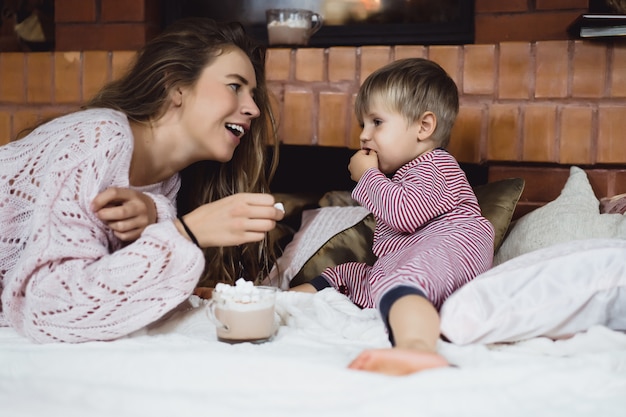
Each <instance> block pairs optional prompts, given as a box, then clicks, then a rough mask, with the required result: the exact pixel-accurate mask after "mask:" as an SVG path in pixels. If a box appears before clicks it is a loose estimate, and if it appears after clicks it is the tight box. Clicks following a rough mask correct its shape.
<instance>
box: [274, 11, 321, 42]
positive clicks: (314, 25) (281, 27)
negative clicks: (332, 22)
mask: <svg viewBox="0 0 626 417" xmlns="http://www.w3.org/2000/svg"><path fill="white" fill-rule="evenodd" d="M265 16H266V18H267V37H268V41H269V44H270V46H276V45H284V46H304V45H308V44H309V38H310V37H311V35H313V34H314V33H315V32H317V31H318V30H319V29H320V28H321V27H322V23H323V22H324V19H323V18H322V16H321V15H320V14H319V13H315V12H313V11H311V10H304V9H268V10H266V11H265Z"/></svg>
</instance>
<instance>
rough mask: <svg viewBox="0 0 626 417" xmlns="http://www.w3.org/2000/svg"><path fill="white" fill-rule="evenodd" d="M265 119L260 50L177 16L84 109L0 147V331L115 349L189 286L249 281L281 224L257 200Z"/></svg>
mask: <svg viewBox="0 0 626 417" xmlns="http://www.w3.org/2000/svg"><path fill="white" fill-rule="evenodd" d="M271 122H272V117H271V112H270V109H269V104H268V97H267V89H266V85H265V81H264V52H263V50H262V49H260V48H259V47H257V46H256V45H255V44H254V43H253V42H252V41H251V40H250V39H249V38H248V37H246V35H245V33H244V32H243V30H242V28H241V26H240V25H238V24H218V23H216V22H214V21H212V20H209V19H186V20H181V21H178V22H177V23H174V24H173V25H172V26H171V27H169V28H168V29H167V30H166V31H165V32H164V33H162V34H161V35H160V36H158V37H157V38H155V39H154V40H152V41H151V42H149V43H148V44H146V46H145V47H144V48H143V49H142V50H141V51H140V52H139V53H138V55H137V59H136V61H135V63H134V65H133V66H132V67H131V68H130V69H129V71H128V73H127V74H126V75H125V76H124V77H123V78H121V79H119V80H117V81H114V82H112V83H110V84H109V85H107V86H105V87H104V88H103V89H102V90H101V91H100V92H99V93H98V94H97V95H96V96H95V97H94V98H93V99H92V100H91V101H89V102H88V103H87V104H86V106H85V108H84V109H83V110H81V111H79V112H76V113H72V114H69V115H66V116H63V117H60V118H57V119H54V120H52V121H50V122H48V123H45V124H43V125H41V126H39V127H38V128H36V129H35V130H33V131H32V132H31V133H30V134H29V135H28V136H26V137H24V138H22V139H20V140H18V141H15V142H12V143H9V144H8V145H5V146H3V147H0V166H2V169H1V176H0V290H1V291H2V298H1V300H2V309H1V311H0V325H10V326H12V327H14V328H15V329H16V330H17V331H18V332H19V333H21V334H23V335H24V336H26V337H29V338H31V339H32V340H35V341H38V342H51V341H58V342H82V341H89V340H109V339H115V338H118V337H120V336H124V335H127V334H129V333H130V332H132V331H135V330H137V329H139V328H141V327H143V326H145V325H147V324H149V323H152V322H154V321H155V320H157V319H158V318H160V317H162V316H163V315H164V314H165V313H167V312H168V311H170V310H172V309H173V308H174V307H176V306H177V305H179V304H180V303H181V302H183V301H184V300H185V299H186V298H187V297H188V296H189V295H190V294H191V293H192V292H193V290H194V288H195V287H196V285H198V283H199V280H200V279H201V277H204V278H205V279H204V280H203V282H209V281H208V280H207V279H206V278H210V279H211V280H218V281H234V280H235V279H236V278H237V277H239V274H241V273H242V272H243V271H242V268H245V273H246V274H247V275H246V278H248V279H256V278H257V277H258V276H260V275H262V274H263V273H264V272H265V271H266V270H267V265H271V263H272V254H271V251H270V250H268V248H267V245H266V243H265V241H266V239H265V238H266V234H267V232H268V231H269V230H271V229H273V228H274V226H275V223H276V221H278V220H280V219H281V218H282V212H281V211H279V210H277V209H276V208H274V198H273V197H272V196H271V195H270V194H267V193H266V192H267V191H268V187H267V180H266V170H265V165H264V162H265V159H264V156H265V144H266V143H269V140H268V139H269V133H270V132H272V130H270V127H271ZM274 160H275V159H274ZM179 189H180V192H179ZM177 204H178V211H179V214H184V217H183V216H179V217H178V218H177V217H176V213H177ZM204 252H206V253H204ZM205 259H206V268H205Z"/></svg>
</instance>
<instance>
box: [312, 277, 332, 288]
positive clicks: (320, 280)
mask: <svg viewBox="0 0 626 417" xmlns="http://www.w3.org/2000/svg"><path fill="white" fill-rule="evenodd" d="M309 284H311V285H312V286H314V287H315V289H316V290H318V291H322V290H323V289H324V288H328V287H330V282H328V281H327V280H326V278H324V277H323V276H321V275H318V276H316V277H315V278H313V279H312V280H311V281H309Z"/></svg>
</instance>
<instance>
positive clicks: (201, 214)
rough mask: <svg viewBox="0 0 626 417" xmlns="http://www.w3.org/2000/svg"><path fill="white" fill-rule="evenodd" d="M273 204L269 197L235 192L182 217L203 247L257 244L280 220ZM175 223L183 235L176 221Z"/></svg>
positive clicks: (280, 212) (281, 216)
mask: <svg viewBox="0 0 626 417" xmlns="http://www.w3.org/2000/svg"><path fill="white" fill-rule="evenodd" d="M274 203H275V201H274V196H273V195H271V194H260V193H238V194H234V195H231V196H228V197H225V198H222V199H220V200H218V201H214V202H212V203H208V204H204V205H202V206H200V207H198V208H197V209H195V210H193V211H192V212H190V213H188V214H186V215H185V223H186V224H187V226H188V227H189V229H190V230H191V232H192V233H193V234H194V236H195V237H196V239H198V243H199V245H200V247H203V248H207V247H214V246H237V245H241V244H243V243H249V242H258V241H260V240H263V239H264V238H265V236H266V234H267V232H269V231H270V230H272V229H273V228H274V227H276V222H277V221H279V220H282V218H283V217H284V213H283V212H282V211H281V210H279V209H277V208H276V207H274ZM175 223H176V227H177V228H178V231H179V232H180V234H182V235H183V236H187V233H186V232H185V229H184V228H183V226H182V224H180V221H178V220H176V221H175Z"/></svg>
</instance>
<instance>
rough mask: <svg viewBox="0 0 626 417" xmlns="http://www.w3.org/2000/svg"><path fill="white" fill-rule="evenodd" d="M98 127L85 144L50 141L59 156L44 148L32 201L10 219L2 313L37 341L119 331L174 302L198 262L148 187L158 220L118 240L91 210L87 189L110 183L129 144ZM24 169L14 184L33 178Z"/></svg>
mask: <svg viewBox="0 0 626 417" xmlns="http://www.w3.org/2000/svg"><path fill="white" fill-rule="evenodd" d="M99 128H100V130H99V132H101V134H100V136H99V141H98V142H96V143H95V144H94V142H88V141H85V144H84V145H83V144H82V143H81V144H77V143H73V144H72V147H71V149H70V150H67V149H65V150H51V151H50V152H57V153H58V154H60V155H62V156H63V157H59V156H58V155H55V156H51V157H50V158H49V159H48V163H49V168H46V169H47V170H48V171H47V172H46V174H45V175H40V176H38V178H39V182H37V184H36V185H37V188H36V189H35V188H33V186H31V189H30V190H29V194H31V195H33V196H36V198H35V201H36V203H35V204H34V205H33V208H32V209H31V211H30V214H29V216H28V217H24V219H25V220H24V222H23V226H20V229H23V230H24V232H23V233H22V235H23V238H22V239H23V242H24V243H23V248H22V249H21V251H20V252H19V254H18V257H17V260H16V261H15V264H14V266H13V267H12V268H11V269H10V270H9V271H7V273H6V275H5V278H4V288H3V290H2V310H3V311H2V313H3V315H4V320H5V321H6V322H7V323H8V324H9V325H11V326H12V327H14V328H15V329H16V330H17V331H18V332H19V333H21V334H23V335H24V336H26V337H28V338H30V339H32V340H34V341H37V342H55V341H57V342H61V341H62V342H84V341H91V340H111V339H116V338H119V337H121V336H125V335H127V334H129V333H131V332H133V331H135V330H138V329H140V328H142V327H144V326H146V325H148V324H150V323H152V322H154V321H155V320H157V319H159V318H160V317H162V316H163V315H164V314H165V313H167V312H168V311H170V310H172V309H173V308H174V307H176V306H177V305H179V304H180V303H181V302H183V301H184V300H185V299H186V298H187V297H188V296H189V295H190V294H191V293H192V292H193V289H194V288H195V286H196V284H197V281H198V279H199V277H200V275H201V273H202V271H203V269H204V262H205V261H204V256H203V253H202V251H201V250H200V249H198V248H197V247H196V246H195V245H193V244H192V243H191V242H189V241H188V240H187V239H185V238H184V237H183V236H182V235H180V233H178V231H177V230H176V227H175V226H174V224H173V222H172V221H171V217H172V214H171V213H174V212H175V208H174V206H173V203H172V200H171V199H170V198H171V197H172V196H165V195H156V199H155V204H156V205H157V207H158V209H157V210H158V212H159V221H158V222H157V223H155V224H153V225H150V226H149V227H147V228H146V229H145V230H144V232H143V233H142V235H141V237H140V238H139V239H137V240H136V241H134V242H132V243H130V244H128V245H125V246H124V245H123V244H122V242H120V241H119V240H118V239H117V238H116V237H115V236H114V234H113V232H112V231H111V230H110V229H109V228H108V227H107V226H106V225H105V224H103V223H102V222H101V221H100V220H99V219H98V218H97V217H96V216H95V214H94V213H93V212H92V211H91V209H90V203H91V201H92V199H93V196H94V195H95V194H96V193H97V192H99V191H100V190H102V189H104V188H106V187H107V186H111V185H114V184H116V182H118V183H119V176H120V171H123V169H117V170H116V169H114V167H115V164H116V163H117V164H119V165H123V162H118V161H121V160H128V156H129V152H132V148H131V147H130V146H127V144H126V145H120V144H119V143H120V141H122V139H121V138H120V137H119V135H112V134H109V133H107V131H106V128H105V127H104V126H100V127H99ZM109 137H111V138H112V139H111V140H110V141H109V142H110V143H103V142H105V141H104V140H103V138H109ZM122 142H123V141H122ZM79 146H84V147H85V148H86V149H80V148H79ZM66 155H67V156H66ZM81 155H82V157H81ZM85 155H86V157H85ZM65 156H66V157H65ZM38 165H39V166H41V165H43V164H42V163H41V162H39V164H38ZM27 168H29V167H27ZM28 171H29V170H28V169H25V170H24V172H28ZM116 175H117V177H115V176H116ZM121 175H126V176H127V172H122V174H121ZM24 178H25V181H24V187H28V186H29V185H30V184H34V183H32V182H31V181H29V180H28V178H27V177H26V176H25V177H24Z"/></svg>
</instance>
